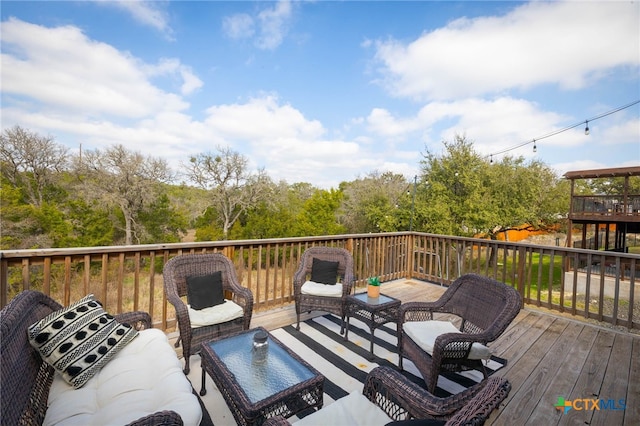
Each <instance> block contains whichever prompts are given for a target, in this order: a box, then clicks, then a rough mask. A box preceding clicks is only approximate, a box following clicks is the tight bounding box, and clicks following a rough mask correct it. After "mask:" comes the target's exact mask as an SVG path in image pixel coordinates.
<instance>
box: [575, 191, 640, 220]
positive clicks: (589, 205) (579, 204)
mask: <svg viewBox="0 0 640 426" xmlns="http://www.w3.org/2000/svg"><path fill="white" fill-rule="evenodd" d="M569 218H570V219H572V220H602V221H623V222H640V195H627V196H623V195H587V196H582V195H574V196H573V197H572V198H571V212H570V213H569Z"/></svg>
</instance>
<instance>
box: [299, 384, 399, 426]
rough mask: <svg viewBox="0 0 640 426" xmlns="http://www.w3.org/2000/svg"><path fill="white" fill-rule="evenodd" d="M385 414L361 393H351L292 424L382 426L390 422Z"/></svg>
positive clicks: (305, 425) (308, 425) (301, 425)
mask: <svg viewBox="0 0 640 426" xmlns="http://www.w3.org/2000/svg"><path fill="white" fill-rule="evenodd" d="M392 421H393V419H391V418H390V417H389V416H387V413H385V412H384V411H382V409H381V408H380V407H378V406H377V405H375V404H374V403H373V402H371V401H369V400H368V399H367V398H366V397H365V396H364V395H362V392H358V391H353V392H351V393H350V394H349V395H347V396H345V397H343V398H340V399H338V400H337V401H335V402H334V403H333V404H329V405H327V406H325V407H323V408H322V409H320V410H318V411H316V412H315V413H313V414H309V415H308V416H307V417H304V418H302V419H300V420H298V421H297V422H295V423H294V425H296V426H318V425H332V426H342V425H344V426H378V425H380V426H382V425H386V424H387V423H389V422H392Z"/></svg>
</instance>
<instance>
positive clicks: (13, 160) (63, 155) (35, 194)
mask: <svg viewBox="0 0 640 426" xmlns="http://www.w3.org/2000/svg"><path fill="white" fill-rule="evenodd" d="M67 165H68V154H67V149H66V148H65V147H63V146H62V145H59V144H57V143H56V142H55V140H54V139H53V137H51V136H41V135H38V134H37V133H34V132H31V131H29V130H26V129H23V128H21V127H20V126H14V127H12V128H10V129H6V130H4V131H3V132H2V134H1V135H0V166H1V169H0V170H2V176H3V178H4V180H5V181H6V182H8V183H9V184H11V185H13V186H14V187H16V188H20V190H21V191H23V192H24V196H25V200H26V202H27V203H29V204H32V205H34V206H40V205H41V204H42V203H44V202H46V201H50V200H51V197H52V196H55V192H56V182H55V176H56V174H57V173H60V172H62V171H64V170H66V167H67Z"/></svg>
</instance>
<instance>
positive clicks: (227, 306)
mask: <svg viewBox="0 0 640 426" xmlns="http://www.w3.org/2000/svg"><path fill="white" fill-rule="evenodd" d="M187 306H188V307H189V321H191V328H198V327H204V326H205V325H212V324H222V323H223V322H227V321H231V320H234V319H236V318H242V316H243V315H244V309H242V306H240V305H238V304H237V303H235V302H234V301H232V300H225V302H224V303H222V304H220V305H215V306H211V307H209V308H204V309H200V310H196V309H191V306H189V305H187Z"/></svg>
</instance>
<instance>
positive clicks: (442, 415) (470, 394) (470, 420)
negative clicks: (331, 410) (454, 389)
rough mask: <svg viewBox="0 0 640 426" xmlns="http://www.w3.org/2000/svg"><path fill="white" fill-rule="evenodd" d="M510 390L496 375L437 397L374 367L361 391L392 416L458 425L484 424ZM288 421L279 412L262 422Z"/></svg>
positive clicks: (271, 425) (272, 425)
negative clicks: (464, 388) (456, 392)
mask: <svg viewBox="0 0 640 426" xmlns="http://www.w3.org/2000/svg"><path fill="white" fill-rule="evenodd" d="M510 391H511V384H510V383H509V381H508V380H506V379H505V378H503V377H497V376H496V377H492V378H490V379H489V380H485V381H483V382H481V383H478V384H476V385H474V386H473V387H470V388H468V389H466V390H464V391H463V392H461V393H458V394H456V395H452V396H449V397H446V398H438V397H436V396H434V395H432V394H430V393H429V392H428V391H427V390H426V389H424V388H422V387H421V386H419V385H417V384H416V383H413V382H412V381H410V380H408V379H407V378H406V377H404V376H403V375H402V374H401V373H399V372H398V371H396V370H393V369H391V368H389V367H376V368H374V369H373V370H371V372H370V373H369V375H368V376H367V379H366V381H365V384H364V388H363V390H362V393H363V394H364V396H365V397H367V399H369V400H370V401H371V402H373V403H374V404H375V405H377V406H378V407H380V408H381V409H382V410H383V411H384V412H385V413H387V415H388V416H389V417H390V418H391V419H393V420H412V419H432V420H439V421H443V422H446V423H445V424H446V425H447V426H454V425H455V426H459V425H482V424H484V422H485V421H486V420H487V418H488V417H489V416H490V415H491V413H492V412H493V410H495V409H496V408H498V406H499V405H500V403H501V402H502V401H504V399H505V398H506V397H507V396H508V395H509V392H510ZM336 423H339V419H336ZM289 424H290V423H289V421H288V420H287V419H285V418H284V417H280V416H279V417H273V418H270V419H268V420H267V421H266V422H265V423H264V425H267V426H286V425H289Z"/></svg>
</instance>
